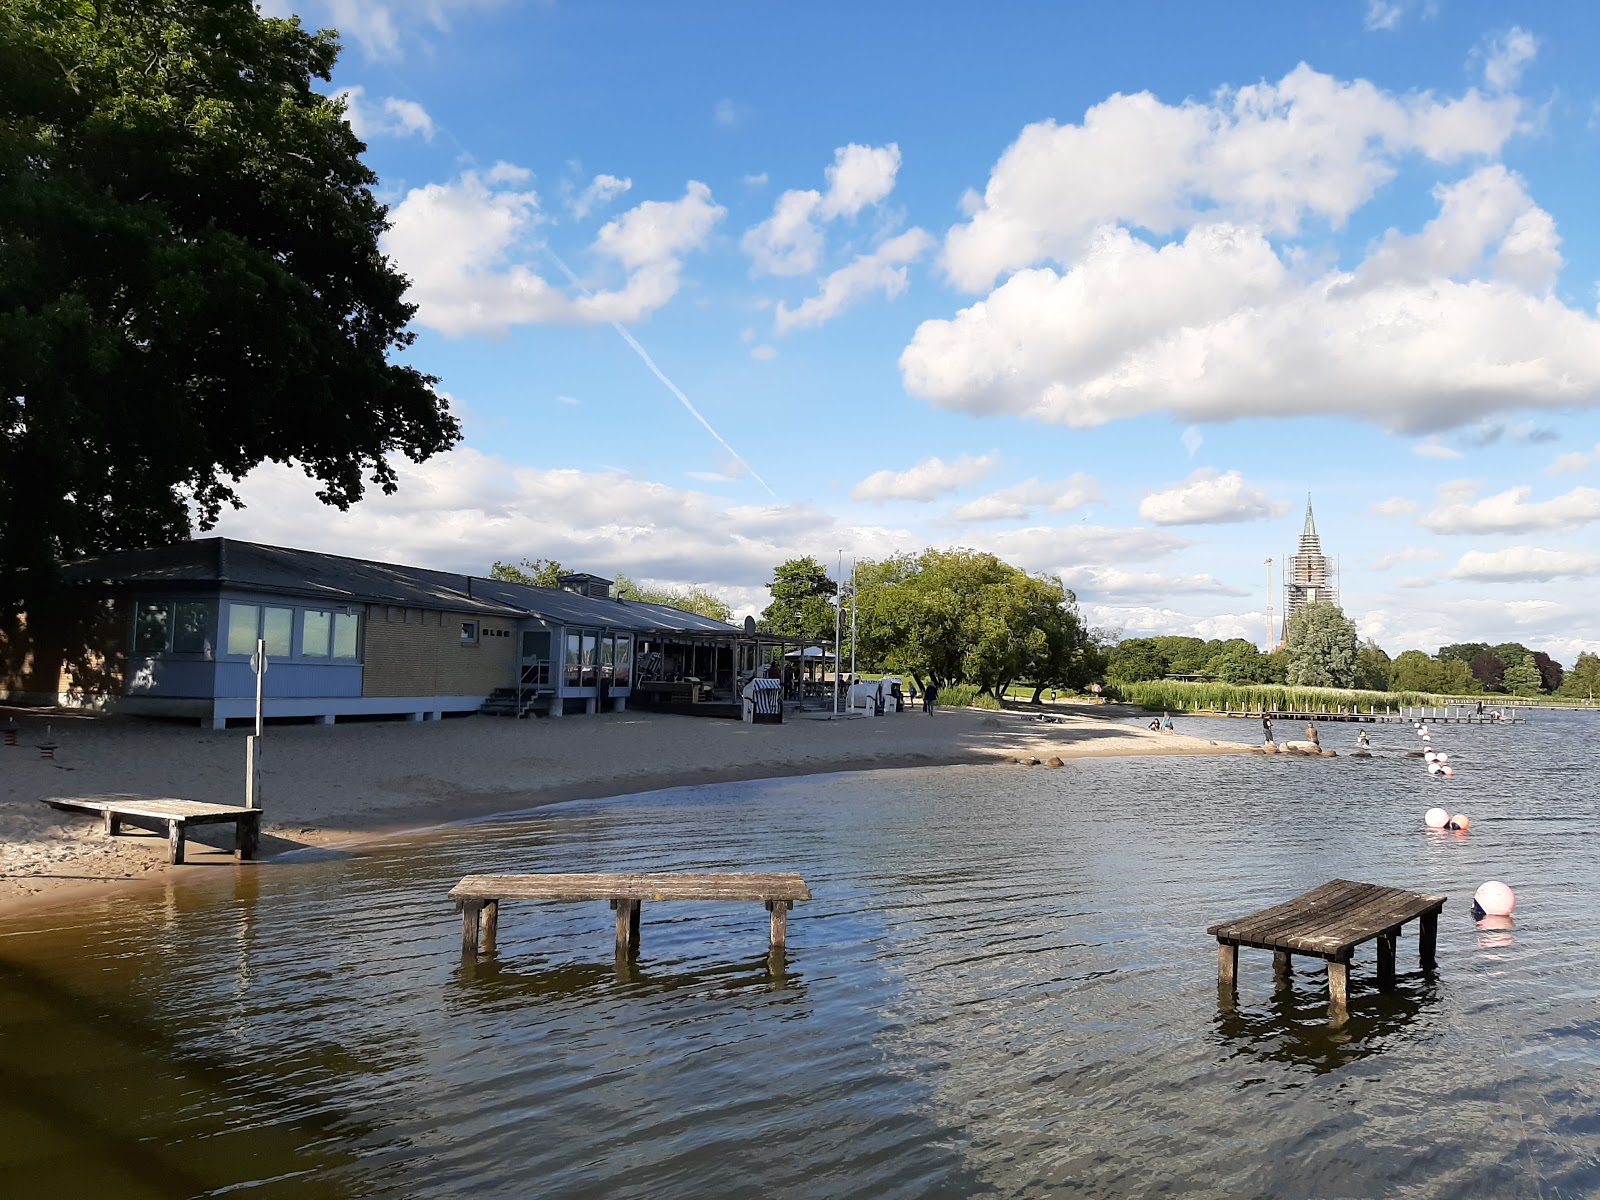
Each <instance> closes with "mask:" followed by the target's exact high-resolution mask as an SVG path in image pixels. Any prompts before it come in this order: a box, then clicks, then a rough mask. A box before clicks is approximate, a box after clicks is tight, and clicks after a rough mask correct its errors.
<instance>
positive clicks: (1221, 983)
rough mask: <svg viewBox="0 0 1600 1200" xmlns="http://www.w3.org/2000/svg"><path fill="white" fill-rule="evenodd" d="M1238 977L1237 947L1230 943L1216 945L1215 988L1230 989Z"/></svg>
mask: <svg viewBox="0 0 1600 1200" xmlns="http://www.w3.org/2000/svg"><path fill="white" fill-rule="evenodd" d="M1238 977H1239V947H1238V946H1236V945H1234V944H1233V943H1232V942H1218V943H1217V986H1218V987H1232V986H1233V984H1234V981H1235V980H1237V979H1238Z"/></svg>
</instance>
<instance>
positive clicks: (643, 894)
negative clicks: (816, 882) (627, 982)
mask: <svg viewBox="0 0 1600 1200" xmlns="http://www.w3.org/2000/svg"><path fill="white" fill-rule="evenodd" d="M450 898H451V899H452V900H454V901H455V902H456V906H457V907H458V908H459V909H460V910H461V952H462V953H463V954H464V955H469V956H474V957H475V956H476V955H477V954H478V951H479V947H480V946H483V947H485V948H487V947H489V946H492V945H493V944H494V939H495V935H496V933H497V931H498V929H499V924H500V902H501V901H502V900H606V901H609V902H610V904H611V907H612V908H614V909H615V910H616V913H617V953H618V954H627V953H630V952H631V951H633V950H636V949H637V948H638V945H639V907H640V905H641V904H642V903H643V902H644V901H646V900H651V901H655V900H722V901H728V900H758V901H760V902H761V903H763V904H764V905H765V906H766V909H767V911H768V912H769V913H771V914H772V942H771V945H772V948H773V949H780V948H782V947H783V946H784V945H785V944H786V943H787V941H788V928H789V909H790V908H792V907H793V906H794V904H795V902H796V901H798V900H809V899H811V893H810V891H808V890H807V888H806V884H805V880H803V879H801V878H800V876H798V875H792V874H769V875H757V874H721V873H713V872H670V873H661V874H652V875H555V874H541V875H468V876H467V877H466V878H465V879H463V880H462V881H461V882H460V883H458V884H456V886H455V887H453V888H451V889H450Z"/></svg>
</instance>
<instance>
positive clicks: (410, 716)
mask: <svg viewBox="0 0 1600 1200" xmlns="http://www.w3.org/2000/svg"><path fill="white" fill-rule="evenodd" d="M427 715H428V714H427V713H419V712H414V713H407V714H406V720H408V721H422V720H425V719H426V718H427Z"/></svg>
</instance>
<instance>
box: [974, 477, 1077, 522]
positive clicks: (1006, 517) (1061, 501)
mask: <svg viewBox="0 0 1600 1200" xmlns="http://www.w3.org/2000/svg"><path fill="white" fill-rule="evenodd" d="M1099 500H1100V484H1099V481H1098V480H1096V479H1095V478H1094V476H1092V475H1085V474H1083V473H1082V472H1081V471H1080V472H1075V473H1074V474H1072V475H1069V476H1068V477H1067V478H1066V479H1058V480H1054V481H1052V482H1045V481H1042V480H1040V479H1039V478H1038V477H1037V476H1036V477H1034V478H1032V479H1027V480H1024V481H1023V482H1022V483H1017V484H1012V485H1011V486H1010V487H1005V488H1001V489H1000V490H999V491H997V492H990V493H989V494H988V495H987V496H979V497H978V498H977V499H976V500H972V501H969V502H968V503H966V504H963V505H961V506H960V507H959V508H957V509H955V510H954V511H953V512H951V514H950V516H951V518H952V519H953V520H956V521H1017V520H1022V519H1023V518H1025V517H1029V516H1032V515H1033V514H1034V513H1035V512H1040V511H1043V512H1068V511H1070V510H1072V509H1074V508H1081V507H1083V506H1084V505H1085V504H1094V503H1097V502H1099Z"/></svg>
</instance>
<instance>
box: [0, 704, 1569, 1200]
mask: <svg viewBox="0 0 1600 1200" xmlns="http://www.w3.org/2000/svg"><path fill="white" fill-rule="evenodd" d="M1180 726H1182V727H1184V728H1186V729H1187V730H1188V731H1190V732H1197V733H1203V734H1206V735H1208V736H1216V737H1221V736H1225V735H1226V734H1228V733H1230V732H1231V733H1233V734H1234V736H1237V737H1251V738H1253V736H1254V734H1253V731H1250V730H1249V728H1248V726H1246V725H1245V724H1244V723H1242V722H1236V723H1233V724H1232V725H1223V724H1221V723H1218V722H1203V721H1192V722H1183V721H1180ZM1369 728H1370V729H1371V731H1372V735H1373V739H1374V742H1375V746H1374V749H1375V751H1376V752H1377V753H1378V754H1379V755H1380V756H1381V757H1378V758H1374V759H1372V760H1358V759H1353V758H1350V757H1340V758H1338V759H1333V760H1317V761H1313V760H1307V759H1283V758H1279V759H1262V758H1237V757H1234V758H1227V757H1223V758H1214V759H1213V758H1175V759H1166V760H1162V759H1144V760H1117V759H1101V760H1085V761H1079V762H1073V763H1069V765H1068V766H1067V767H1066V768H1064V769H1062V770H1057V771H1047V770H1043V769H1031V770H1029V769H1024V768H1020V767H1000V766H991V767H972V768H954V769H940V770H918V771H895V772H879V773H872V774H857V775H837V776H829V777H824V778H813V779H794V780H784V781H779V782H771V783H756V784H739V785H730V786H707V787H699V788H688V789H679V790H675V791H670V792H663V793H657V794H652V795H645V796H635V797H625V798H622V799H618V800H610V801H603V802H583V803H575V804H569V805H563V806H559V807H556V808H550V809H544V810H540V811H538V812H535V813H533V814H531V815H528V816H525V817H521V818H515V819H507V820H500V821H496V822H492V823H482V824H477V825H472V826H464V827H456V828H451V829H447V830H443V831H440V832H438V833H435V834H430V835H428V836H426V837H417V838H412V839H407V840H404V841H401V842H397V843H391V844H388V845H385V846H384V847H382V848H381V849H379V850H376V851H374V852H371V853H367V854H363V855H361V856H357V857H328V858H324V859H322V860H320V861H300V862H278V863H271V864H265V865H262V866H259V867H255V868H246V869H243V870H235V869H233V868H232V867H221V866H213V867H203V866H197V867H194V868H191V869H188V870H186V871H184V872H183V873H182V874H183V882H182V883H181V885H177V886H167V887H165V888H156V889H150V890H145V891H135V892H131V893H126V894H123V895H120V896H117V897H114V898H101V899H96V900H95V901H93V902H91V903H89V904H87V905H85V906H84V907H83V908H82V910H81V911H80V912H79V913H78V914H77V915H76V916H74V917H73V918H71V919H70V921H65V922H64V921H63V919H62V918H61V917H60V916H59V915H58V916H56V917H54V918H52V919H50V920H49V921H46V920H45V919H44V918H43V917H39V916H34V917H31V918H25V919H19V920H13V921H11V922H9V923H5V924H0V1181H3V1182H0V1194H4V1195H5V1196H7V1197H33V1196H52V1197H65V1196H80V1195H81V1196H91V1195H93V1196H97V1197H105V1198H107V1200H115V1198H123V1197H146V1196H148V1197H161V1198H163V1200H172V1198H173V1197H181V1196H212V1195H244V1196H251V1197H353V1196H397V1197H399V1196H404V1197H456V1196H469V1195H470V1196H474V1197H501V1196H505V1197H523V1196H528V1197H532V1196H538V1197H608V1198H610V1197H653V1198H654V1197H680V1196H681V1197H691V1196H719V1197H721V1196H727V1197H744V1196H750V1197H756V1196H761V1197H772V1196H805V1197H809V1196H817V1197H942V1196H991V1195H992V1196H1086V1197H1089V1196H1092V1197H1114V1196H1217V1197H1224V1196H1226V1197H1247V1196H1285V1197H1360V1196H1394V1197H1480V1196H1495V1197H1524V1196H1525V1197H1552V1198H1553V1197H1578V1196H1590V1195H1595V1194H1600V925H1597V922H1596V920H1595V908H1596V899H1597V890H1600V889H1597V887H1596V884H1597V883H1600V870H1597V869H1596V867H1595V863H1594V854H1595V850H1596V847H1597V845H1600V828H1597V823H1600V800H1597V795H1600V771H1597V768H1596V765H1595V762H1596V760H1595V755H1594V743H1595V738H1596V735H1597V734H1600V722H1596V721H1594V719H1593V718H1592V716H1589V715H1587V714H1541V715H1540V716H1539V717H1537V718H1536V719H1535V721H1534V722H1533V723H1532V724H1529V725H1525V726H1523V725H1519V726H1516V727H1511V728H1504V727H1493V726H1491V727H1487V728H1477V727H1465V728H1460V727H1454V726H1451V727H1439V728H1437V729H1436V731H1435V735H1434V745H1435V747H1436V748H1442V749H1446V750H1448V751H1449V752H1450V754H1451V760H1452V762H1453V763H1454V764H1455V765H1456V767H1457V774H1456V777H1455V778H1454V779H1452V780H1448V781H1447V780H1440V779H1434V778H1430V777H1429V776H1428V775H1427V774H1426V773H1425V771H1424V770H1423V768H1422V766H1421V764H1420V763H1419V762H1417V761H1416V760H1413V759H1406V758H1404V757H1401V755H1402V754H1403V753H1404V751H1406V750H1410V749H1414V748H1416V746H1417V742H1416V738H1415V735H1414V734H1413V733H1411V731H1410V730H1409V729H1408V728H1405V727H1400V726H1392V727H1369ZM1323 732H1324V738H1323V741H1324V744H1325V745H1329V746H1332V747H1334V748H1336V749H1340V750H1346V749H1348V748H1350V747H1351V746H1352V745H1353V742H1354V738H1355V727H1353V726H1337V725H1330V726H1325V727H1324V730H1323ZM1280 736H1287V732H1286V731H1282V730H1280ZM1435 804H1442V805H1444V806H1445V807H1448V808H1451V809H1452V810H1457V811H1464V812H1467V813H1469V814H1470V815H1471V817H1472V820H1473V828H1472V831H1471V832H1470V833H1469V834H1466V835H1457V834H1444V833H1429V832H1426V831H1425V830H1424V829H1423V827H1422V814H1423V812H1424V810H1425V809H1427V808H1428V807H1430V806H1432V805H1435ZM202 857H203V856H202ZM674 868H681V869H688V868H700V869H718V868H721V869H750V870H797V871H800V872H802V873H803V874H804V875H805V877H806V879H807V881H808V883H809V884H810V887H811V890H812V892H813V893H814V895H815V897H816V898H815V900H813V901H812V902H810V903H805V904H801V905H798V906H797V907H796V910H795V912H794V913H793V914H792V916H791V919H790V925H789V940H790V945H789V951H788V954H787V957H786V959H785V960H784V961H782V962H779V963H772V962H769V960H768V956H767V951H766V914H765V913H764V912H763V911H762V910H761V907H760V905H758V904H754V903H746V904H741V905H726V906H724V905H698V904H677V905H673V904H660V905H651V904H649V903H646V904H645V906H644V925H643V931H642V938H641V941H642V950H641V953H640V956H639V958H638V961H637V963H635V964H632V965H630V964H627V963H624V964H622V965H621V966H619V965H618V964H617V963H616V962H615V961H614V960H613V957H612V951H611V937H612V924H613V920H612V914H611V912H610V911H609V910H608V909H607V908H606V906H605V905H603V904H600V903H591V904H546V905H540V904H532V903H528V904H507V905H505V906H503V909H502V913H501V921H500V938H499V949H498V952H497V953H496V954H495V955H494V956H492V957H487V958H485V959H484V960H483V961H482V962H481V963H480V964H478V965H477V966H476V967H469V966H464V965H463V963H462V961H461V957H460V923H459V918H457V917H456V915H455V914H454V912H453V911H452V908H451V905H450V903H449V902H448V901H447V900H446V899H445V892H446V891H448V889H449V888H450V887H451V885H452V884H453V883H454V882H455V881H456V880H457V879H458V878H459V877H460V876H462V875H464V874H468V873H471V872H476V871H485V870H528V871H551V870H574V871H584V870H600V869H674ZM1335 877H1345V878H1354V879H1367V880H1371V881H1374V882H1381V883H1388V884H1393V885H1396V886H1401V887H1410V888H1415V889H1417V890H1422V891H1430V892H1439V893H1444V894H1447V895H1448V896H1449V897H1450V900H1449V903H1448V904H1447V905H1446V906H1445V909H1444V913H1443V916H1442V919H1441V922H1440V930H1439V947H1438V957H1439V966H1438V970H1437V972H1435V973H1430V974H1426V975H1425V974H1423V973H1422V972H1420V971H1419V970H1418V969H1417V967H1416V942H1415V926H1414V925H1412V926H1408V927H1407V931H1406V934H1405V936H1404V937H1403V939H1402V941H1401V946H1400V967H1401V972H1400V979H1399V987H1398V989H1397V990H1396V991H1394V992H1392V993H1388V994H1379V993H1378V992H1377V991H1376V990H1375V978H1374V976H1375V969H1374V963H1373V953H1372V945H1371V943H1369V944H1367V945H1366V946H1364V947H1363V948H1362V950H1361V951H1360V952H1358V958H1357V964H1358V965H1357V966H1356V968H1355V969H1354V970H1353V972H1352V981H1353V983H1352V987H1353V990H1352V998H1351V1007H1350V1017H1349V1019H1348V1021H1346V1022H1345V1023H1344V1024H1343V1025H1340V1026H1335V1025H1332V1024H1330V1023H1329V1020H1328V1012H1327V1008H1326V989H1325V975H1324V973H1323V972H1321V971H1319V970H1313V968H1312V966H1311V964H1310V963H1309V962H1307V961H1306V960H1299V959H1297V960H1296V962H1297V964H1300V965H1299V966H1298V969H1297V971H1296V975H1295V977H1294V980H1293V983H1292V988H1291V989H1290V990H1287V991H1278V990H1275V989H1274V986H1273V980H1272V971H1271V956H1270V955H1269V954H1267V953H1265V952H1262V951H1251V950H1244V951H1241V954H1240V983H1239V989H1238V1003H1237V1007H1236V1008H1232V1009H1230V1008H1229V1007H1228V1006H1226V1005H1224V1004H1222V1003H1221V1002H1220V998H1219V995H1218V992H1217V987H1216V978H1215V973H1216V944H1215V942H1214V941H1213V940H1212V939H1210V938H1208V937H1207V936H1206V935H1205V932H1204V931H1205V928H1206V926H1207V925H1209V924H1211V923H1212V922H1214V921H1217V920H1220V919H1223V918H1226V917H1232V916H1238V915H1240V914H1242V913H1244V912H1247V911H1250V910H1252V909H1255V908H1258V907H1261V906H1264V905H1267V904H1271V903H1275V902H1277V901H1279V900H1282V899H1286V898H1287V897H1289V896H1291V895H1293V894H1295V893H1297V892H1299V891H1302V890H1304V889H1306V888H1308V887H1311V886H1313V885H1315V884H1317V883H1320V882H1322V881H1324V880H1326V879H1330V878H1335ZM1490 878H1497V879H1502V880H1504V881H1506V882H1508V883H1510V884H1511V885H1512V886H1513V887H1514V888H1516V890H1517V893H1518V896H1519V904H1518V908H1517V912H1516V917H1515V928H1514V929H1511V930H1483V929H1479V928H1478V927H1476V926H1475V924H1474V922H1473V921H1472V918H1471V915H1470V913H1469V907H1470V904H1471V897H1472V893H1473V890H1474V889H1475V888H1476V887H1477V885H1478V884H1479V883H1481V882H1482V881H1484V880H1486V879H1490Z"/></svg>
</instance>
